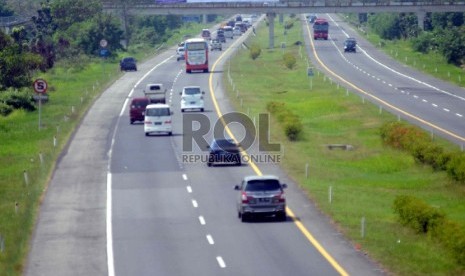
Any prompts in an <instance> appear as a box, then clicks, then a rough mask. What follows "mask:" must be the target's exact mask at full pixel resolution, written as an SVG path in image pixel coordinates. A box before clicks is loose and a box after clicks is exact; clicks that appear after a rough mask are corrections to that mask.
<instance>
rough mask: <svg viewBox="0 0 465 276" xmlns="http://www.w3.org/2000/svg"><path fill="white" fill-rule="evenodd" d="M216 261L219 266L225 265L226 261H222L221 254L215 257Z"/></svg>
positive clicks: (223, 266)
mask: <svg viewBox="0 0 465 276" xmlns="http://www.w3.org/2000/svg"><path fill="white" fill-rule="evenodd" d="M216 261H217V262H218V264H219V265H220V267H221V268H225V267H226V263H225V262H224V261H223V258H221V256H218V257H216Z"/></svg>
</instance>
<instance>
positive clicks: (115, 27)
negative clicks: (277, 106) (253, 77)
mask: <svg viewBox="0 0 465 276" xmlns="http://www.w3.org/2000/svg"><path fill="white" fill-rule="evenodd" d="M98 3H99V2H98V1H68V0H56V1H49V2H48V4H43V5H42V6H40V5H38V4H37V3H34V2H31V3H29V2H28V3H22V5H23V7H24V6H33V7H35V8H32V10H30V11H29V14H30V13H32V14H34V15H35V16H36V22H35V23H34V24H32V25H31V26H30V27H28V28H17V29H15V30H14V31H13V33H12V34H11V35H6V34H4V33H2V32H1V31H0V167H1V169H0V274H1V275H22V274H23V270H24V265H25V261H26V257H27V253H28V251H29V242H30V238H31V233H32V230H33V227H34V223H35V220H36V218H37V211H38V207H39V204H40V201H41V200H42V197H43V196H44V192H45V191H46V189H47V183H48V181H49V180H50V177H51V175H52V172H53V169H54V167H55V164H56V161H57V160H58V158H59V156H60V154H61V152H62V150H63V149H64V148H65V146H66V144H67V142H68V140H69V138H70V136H71V135H72V133H73V131H74V130H75V128H76V127H77V125H78V124H79V121H80V119H81V118H82V117H83V116H84V114H85V112H86V111H87V110H88V109H89V108H90V106H91V105H92V104H93V102H94V100H95V99H96V98H97V97H98V96H99V95H100V93H101V92H102V91H103V90H104V89H105V87H107V86H108V85H110V84H111V83H112V82H113V81H114V80H116V79H117V78H119V77H120V76H121V74H122V73H121V72H120V70H119V60H120V58H121V57H123V56H133V57H135V58H136V59H137V60H138V62H143V61H144V60H147V59H148V58H151V57H152V56H153V55H154V54H156V53H157V51H161V50H164V49H166V48H167V47H171V46H173V45H176V44H177V43H179V42H180V41H182V40H183V39H184V38H185V37H186V36H190V35H196V34H198V33H199V30H201V29H202V28H204V27H206V26H205V25H203V24H199V23H182V22H181V20H180V18H179V17H177V16H145V17H128V21H129V24H128V28H129V30H130V32H131V38H130V40H129V41H130V44H129V45H128V47H126V48H124V47H123V46H122V45H120V43H119V42H120V39H122V38H124V36H123V34H124V33H123V32H122V30H121V29H120V27H121V24H120V23H119V22H118V21H115V20H116V18H113V17H111V16H110V15H105V14H103V13H102V11H101V10H100V9H99V8H98ZM61 7H66V8H64V10H62V9H61ZM16 12H17V11H16ZM16 14H17V13H15V11H14V9H13V7H10V6H8V5H7V4H6V2H5V1H1V0H0V15H1V16H10V15H16ZM96 18H100V19H102V20H100V21H99V20H96ZM105 18H106V19H105ZM210 20H214V18H210ZM102 24H103V25H102ZM50 26H53V28H50ZM104 26H106V27H104ZM154 26H156V27H157V28H156V27H154ZM100 27H102V29H106V30H109V33H108V34H107V33H103V32H98V30H99V28H100ZM46 30H47V33H46V34H44V33H41V32H42V31H44V32H45V31H46ZM44 38H47V39H44ZM102 38H106V39H108V43H109V46H108V49H109V52H110V54H109V55H108V56H107V57H105V58H102V57H100V56H99V51H98V50H99V48H98V47H99V46H98V45H99V42H100V40H101V39H102ZM40 39H43V40H40ZM41 41H42V42H43V44H41ZM34 45H35V46H34ZM37 45H42V46H41V47H44V48H43V49H53V51H42V50H40V49H42V48H37V47H38V46H37ZM95 45H97V46H95ZM173 53H174V51H173ZM35 78H43V79H45V80H46V81H47V82H48V86H49V87H48V90H47V92H48V94H49V100H48V101H47V102H44V103H43V104H42V108H41V116H40V119H41V126H40V130H39V110H38V105H37V103H36V102H34V100H33V98H32V96H33V94H34V92H33V89H32V83H33V80H34V79H35Z"/></svg>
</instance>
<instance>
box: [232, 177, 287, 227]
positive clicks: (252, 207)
mask: <svg viewBox="0 0 465 276" xmlns="http://www.w3.org/2000/svg"><path fill="white" fill-rule="evenodd" d="M285 188H287V185H286V184H283V183H280V182H279V179H278V177H276V176H273V175H262V176H256V175H254V176H246V177H244V179H243V180H242V182H241V184H240V185H236V186H235V187H234V189H235V190H237V191H239V194H238V197H237V216H238V217H239V218H240V219H241V220H242V222H244V221H247V220H248V219H249V217H252V216H255V215H263V216H269V215H274V216H275V217H276V218H277V219H278V220H281V221H285V220H286V196H285V194H284V189H285Z"/></svg>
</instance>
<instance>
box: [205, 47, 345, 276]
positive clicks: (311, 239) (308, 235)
mask: <svg viewBox="0 0 465 276" xmlns="http://www.w3.org/2000/svg"><path fill="white" fill-rule="evenodd" d="M235 44H238V42H237V41H236V42H235V43H233V45H231V47H232V46H234V45H235ZM231 47H229V48H228V49H227V50H226V51H225V52H224V53H222V54H221V55H220V57H219V58H218V59H217V60H216V62H215V63H213V65H212V68H211V70H210V76H209V78H208V86H209V89H210V96H211V99H212V101H213V105H214V106H215V110H216V114H217V115H218V118H220V120H221V123H222V124H223V126H224V128H225V130H226V132H227V133H228V135H229V136H230V137H231V138H232V139H234V140H235V141H236V142H237V140H236V137H235V136H234V135H233V133H232V131H231V130H230V129H229V127H228V126H227V125H226V122H225V121H224V119H223V118H222V116H223V114H222V113H221V109H220V107H219V105H218V102H217V100H216V97H215V93H214V89H213V73H212V72H214V71H215V68H216V66H217V64H218V62H220V60H222V59H223V58H224V56H225V55H226V54H227V53H228V52H229V51H230V49H231ZM241 154H243V155H244V156H246V157H249V155H248V153H247V152H246V151H245V150H244V149H242V148H241ZM247 162H248V164H249V165H250V167H251V168H252V169H253V170H254V171H255V173H256V174H257V175H263V173H262V172H261V171H260V169H259V168H258V166H257V165H256V164H255V162H253V161H252V159H251V158H247ZM286 212H287V213H288V214H289V216H290V217H292V218H293V222H294V224H295V225H296V226H297V228H298V229H299V230H300V232H302V234H303V235H304V236H305V237H306V238H307V240H308V241H309V242H310V243H311V244H312V245H313V246H314V247H315V248H316V250H318V252H320V254H321V255H322V256H323V257H324V258H325V259H326V260H327V261H328V262H329V263H330V264H331V265H332V266H333V268H334V269H335V270H336V271H337V272H339V273H340V274H341V275H343V276H348V275H349V274H348V273H347V272H346V271H345V270H344V269H343V268H342V267H341V266H340V265H339V264H338V263H337V262H336V260H334V258H333V257H332V256H331V255H330V254H329V253H328V252H327V251H326V250H325V249H324V248H323V246H321V245H320V243H319V242H318V241H317V240H316V239H315V238H314V237H313V235H312V234H311V233H310V231H308V229H307V228H305V226H304V225H303V224H302V222H300V221H299V220H298V219H296V218H295V215H294V212H292V210H291V209H290V208H289V207H286Z"/></svg>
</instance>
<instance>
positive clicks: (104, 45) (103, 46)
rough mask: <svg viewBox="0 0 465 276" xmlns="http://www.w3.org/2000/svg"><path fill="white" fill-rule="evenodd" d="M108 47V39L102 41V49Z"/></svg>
mask: <svg viewBox="0 0 465 276" xmlns="http://www.w3.org/2000/svg"><path fill="white" fill-rule="evenodd" d="M107 46H108V41H107V40H106V39H102V40H100V47H102V48H105V47H107Z"/></svg>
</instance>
